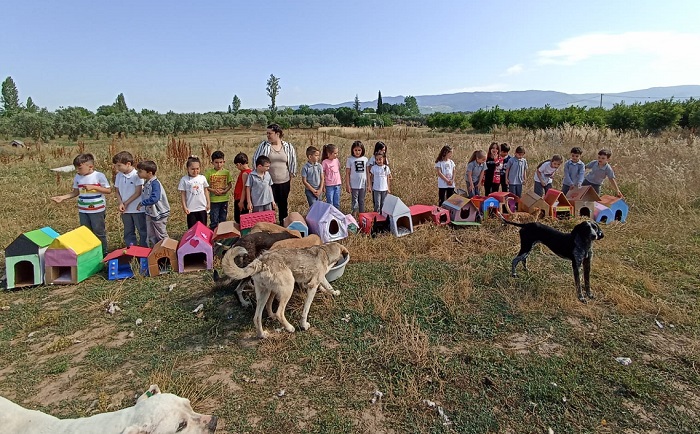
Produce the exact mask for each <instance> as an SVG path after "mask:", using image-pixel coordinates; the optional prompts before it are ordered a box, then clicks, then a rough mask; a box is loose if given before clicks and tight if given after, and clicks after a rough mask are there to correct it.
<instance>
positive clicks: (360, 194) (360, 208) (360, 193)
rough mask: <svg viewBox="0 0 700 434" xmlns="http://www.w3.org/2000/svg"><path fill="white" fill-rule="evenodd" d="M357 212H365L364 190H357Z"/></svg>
mask: <svg viewBox="0 0 700 434" xmlns="http://www.w3.org/2000/svg"><path fill="white" fill-rule="evenodd" d="M354 191H357V212H358V213H361V212H365V195H366V194H367V189H366V188H358V189H357V190H353V192H354Z"/></svg>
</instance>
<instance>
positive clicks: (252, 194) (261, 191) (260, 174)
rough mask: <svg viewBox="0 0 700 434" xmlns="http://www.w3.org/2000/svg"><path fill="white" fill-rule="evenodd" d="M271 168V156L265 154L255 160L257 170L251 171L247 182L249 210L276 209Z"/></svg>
mask: <svg viewBox="0 0 700 434" xmlns="http://www.w3.org/2000/svg"><path fill="white" fill-rule="evenodd" d="M268 170H270V158H269V157H266V156H264V155H261V156H259V157H258V159H257V160H255V171H254V172H250V175H249V176H248V180H247V181H246V184H245V191H246V200H247V201H248V211H250V212H258V211H269V210H276V209H277V205H275V198H274V196H273V195H272V177H271V176H270V174H269V173H268Z"/></svg>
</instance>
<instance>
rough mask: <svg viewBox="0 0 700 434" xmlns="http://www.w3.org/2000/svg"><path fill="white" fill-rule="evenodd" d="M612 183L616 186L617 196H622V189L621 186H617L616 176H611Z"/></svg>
mask: <svg viewBox="0 0 700 434" xmlns="http://www.w3.org/2000/svg"><path fill="white" fill-rule="evenodd" d="M610 183H611V184H612V185H613V187H615V191H616V195H617V197H622V192H621V191H620V187H618V186H617V181H615V178H610Z"/></svg>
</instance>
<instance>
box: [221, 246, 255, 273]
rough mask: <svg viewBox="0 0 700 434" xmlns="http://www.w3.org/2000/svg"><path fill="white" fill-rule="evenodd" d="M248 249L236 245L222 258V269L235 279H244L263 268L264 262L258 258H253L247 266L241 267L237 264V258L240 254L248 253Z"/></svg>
mask: <svg viewBox="0 0 700 434" xmlns="http://www.w3.org/2000/svg"><path fill="white" fill-rule="evenodd" d="M247 254H248V251H247V250H246V249H245V247H241V246H236V247H234V248H232V249H231V250H229V251H228V252H226V254H225V255H224V257H223V259H222V260H221V271H223V273H224V274H225V275H226V276H228V277H229V278H231V279H233V280H243V279H245V278H247V277H250V276H252V275H253V274H256V273H258V272H259V271H260V270H261V269H262V263H261V262H260V260H258V259H257V258H256V259H255V260H253V262H251V263H250V264H248V266H247V267H245V268H241V267H239V266H238V265H236V261H235V259H236V258H237V257H238V256H243V255H247Z"/></svg>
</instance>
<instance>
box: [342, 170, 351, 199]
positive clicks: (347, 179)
mask: <svg viewBox="0 0 700 434" xmlns="http://www.w3.org/2000/svg"><path fill="white" fill-rule="evenodd" d="M343 184H345V191H347V192H348V193H350V168H349V167H346V168H345V182H343Z"/></svg>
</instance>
